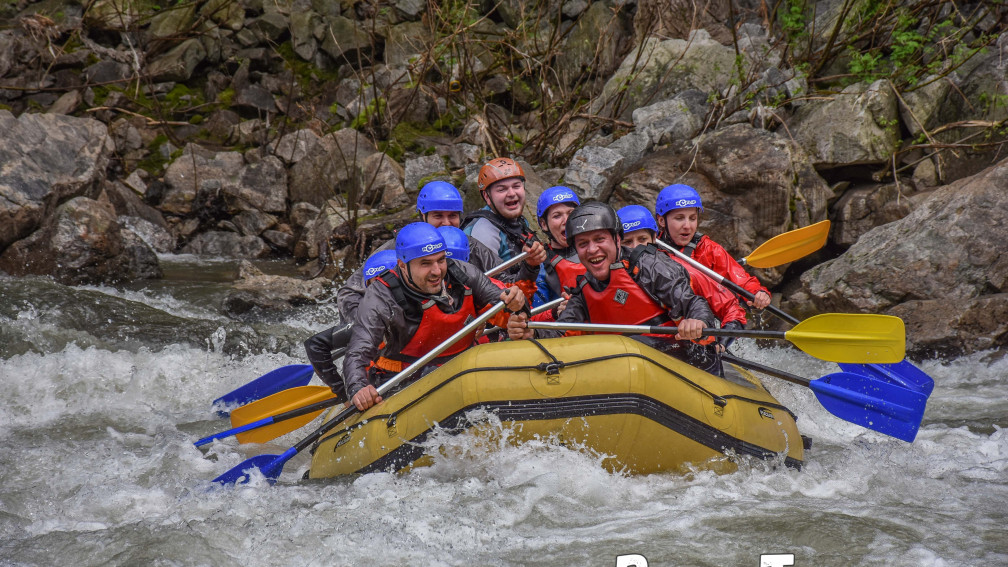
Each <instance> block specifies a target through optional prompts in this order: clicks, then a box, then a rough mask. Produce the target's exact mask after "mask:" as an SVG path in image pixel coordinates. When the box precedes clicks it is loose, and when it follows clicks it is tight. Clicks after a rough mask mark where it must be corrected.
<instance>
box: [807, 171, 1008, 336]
mask: <svg viewBox="0 0 1008 567" xmlns="http://www.w3.org/2000/svg"><path fill="white" fill-rule="evenodd" d="M1006 186H1008V160H1003V161H1001V162H1000V163H998V164H996V165H994V166H992V167H990V168H988V169H986V170H984V171H983V172H981V173H979V174H977V175H975V176H973V177H969V178H966V179H962V180H959V181H957V182H954V183H952V184H949V185H947V186H944V187H941V188H939V189H937V190H935V191H934V193H932V194H931V196H930V197H928V198H927V199H926V200H925V201H923V202H922V203H921V204H920V205H919V206H918V207H917V208H916V209H915V210H914V211H913V212H912V213H910V214H909V215H907V216H906V217H905V218H903V219H901V220H898V221H895V222H892V223H889V224H886V225H883V226H880V227H877V228H875V229H873V230H871V231H869V232H868V233H866V234H864V235H863V236H862V237H861V238H860V239H859V240H858V241H857V243H856V244H854V245H853V246H851V247H850V249H849V250H848V251H847V252H845V253H844V254H843V255H841V256H840V257H838V258H836V259H834V260H830V261H829V262H825V263H823V264H820V265H818V266H816V267H815V268H813V269H811V270H809V271H808V272H806V273H804V274H803V275H802V277H801V287H800V289H799V290H798V291H797V292H796V293H794V294H792V295H791V296H790V298H789V303H790V304H791V305H792V306H793V310H795V311H798V312H801V313H804V314H809V313H813V312H824V311H848V312H849V311H854V312H865V313H893V314H899V315H900V316H901V317H903V319H904V321H905V322H906V324H907V328H908V332H907V337H908V340H909V341H910V343H911V345H912V348H914V349H916V351H917V352H920V351H921V349H931V350H938V351H941V350H942V349H945V348H949V349H953V350H954V349H960V352H961V351H967V352H968V351H970V350H975V349H981V348H993V347H995V346H1003V345H1004V344H1005V343H1008V335H1006V334H1005V332H1004V325H1005V323H1004V321H1005V319H1004V317H1001V318H998V317H997V316H995V315H994V313H993V312H998V311H1000V312H1003V311H1004V307H1003V299H1004V293H1003V290H1005V289H1006V286H1008V254H1005V253H1004V242H1005V241H1006V240H1008V212H1006V211H1008V194H1006V193H1005V191H1004V188H1005V187H1006ZM997 305H1001V307H996V308H995V307H992V306H997ZM992 311H993V312H992ZM936 321H943V323H942V324H941V325H940V326H938V327H937V328H938V329H945V331H943V333H944V334H943V336H936V335H937V334H938V333H937V332H936V331H935V329H936V327H935V322H936ZM916 333H920V336H921V337H922V339H921V340H922V342H921V343H920V344H919V345H918V344H917V343H916V342H915V341H916V340H917V339H916V338H915V337H916V336H917V334H916Z"/></svg>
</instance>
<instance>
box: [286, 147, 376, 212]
mask: <svg viewBox="0 0 1008 567" xmlns="http://www.w3.org/2000/svg"><path fill="white" fill-rule="evenodd" d="M296 134H298V135H299V136H300V140H302V141H303V143H304V146H305V147H304V151H303V152H297V151H296V152H293V153H292V154H286V153H285V152H284V151H283V150H282V148H283V147H285V146H284V145H283V144H281V145H280V146H278V150H277V155H283V156H284V159H285V160H288V161H292V160H296V161H295V162H294V164H293V165H292V166H291V168H290V199H291V201H292V202H305V203H311V204H312V205H315V206H316V207H321V206H322V205H324V204H325V203H326V201H327V200H328V199H331V198H332V197H333V196H334V195H336V194H337V193H340V192H342V191H344V190H345V189H346V188H347V187H348V185H347V184H348V183H349V182H350V181H351V180H352V179H353V177H354V173H355V171H356V170H357V167H356V165H355V164H357V163H361V162H363V160H365V159H366V158H367V157H368V156H370V155H371V154H374V153H376V152H377V151H378V149H377V148H376V147H375V145H374V143H373V142H371V140H369V139H368V138H367V137H366V136H364V135H363V134H361V133H360V132H358V131H357V130H354V129H353V128H344V129H342V130H337V131H335V132H332V133H330V134H326V135H325V136H322V137H319V136H315V135H314V134H312V133H311V132H310V131H307V130H302V131H300V132H298V133H296ZM288 155H290V156H293V157H288ZM298 156H300V157H298Z"/></svg>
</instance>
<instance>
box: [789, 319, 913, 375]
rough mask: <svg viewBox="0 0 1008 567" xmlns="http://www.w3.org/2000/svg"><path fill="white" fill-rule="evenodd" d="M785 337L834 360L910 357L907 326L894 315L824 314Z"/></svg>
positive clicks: (890, 360)
mask: <svg viewBox="0 0 1008 567" xmlns="http://www.w3.org/2000/svg"><path fill="white" fill-rule="evenodd" d="M784 336H785V338H787V340H789V341H791V343H792V344H794V345H795V346H796V347H798V348H800V349H801V350H803V351H805V352H807V353H808V354H811V355H812V356H814V357H816V358H820V359H822V360H830V361H833V362H850V363H857V364H886V363H894V362H899V361H901V360H903V358H904V357H905V356H906V328H905V327H904V326H903V320H902V319H900V318H899V317H893V316H891V315H872V314H857V313H824V314H822V315H816V316H815V317H809V318H808V319H805V320H804V321H802V322H801V323H798V324H797V325H795V326H794V327H793V328H792V329H791V330H790V331H786V332H785V333H784Z"/></svg>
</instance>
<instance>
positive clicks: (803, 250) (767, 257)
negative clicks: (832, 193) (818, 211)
mask: <svg viewBox="0 0 1008 567" xmlns="http://www.w3.org/2000/svg"><path fill="white" fill-rule="evenodd" d="M829 229H830V221H828V220H824V221H821V222H817V223H815V224H811V225H809V226H806V227H804V228H799V229H795V230H792V231H789V232H785V233H784V234H778V235H777V236H775V237H773V238H771V239H770V240H767V241H766V242H764V243H763V244H761V245H759V246H758V247H756V249H755V250H753V251H752V253H751V254H749V255H748V256H746V257H745V263H746V264H748V265H750V266H752V267H754V268H773V267H775V266H780V265H781V264H787V263H788V262H794V261H795V260H797V259H799V258H804V257H805V256H808V255H809V254H811V253H813V252H815V251H816V250H818V249H820V248H822V247H823V246H825V245H826V237H827V236H829Z"/></svg>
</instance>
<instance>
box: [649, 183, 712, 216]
mask: <svg viewBox="0 0 1008 567" xmlns="http://www.w3.org/2000/svg"><path fill="white" fill-rule="evenodd" d="M687 207H696V208H697V211H698V212H703V202H701V201H700V194H699V193H697V192H696V189H694V188H692V187H690V186H689V185H681V184H676V185H669V186H668V187H666V188H664V189H662V190H661V193H658V200H657V201H656V202H655V213H656V214H657V215H658V216H660V217H663V216H665V215H666V214H668V212H669V211H673V210H675V209H685V208H687Z"/></svg>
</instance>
